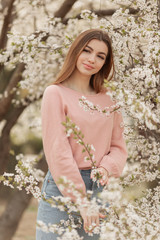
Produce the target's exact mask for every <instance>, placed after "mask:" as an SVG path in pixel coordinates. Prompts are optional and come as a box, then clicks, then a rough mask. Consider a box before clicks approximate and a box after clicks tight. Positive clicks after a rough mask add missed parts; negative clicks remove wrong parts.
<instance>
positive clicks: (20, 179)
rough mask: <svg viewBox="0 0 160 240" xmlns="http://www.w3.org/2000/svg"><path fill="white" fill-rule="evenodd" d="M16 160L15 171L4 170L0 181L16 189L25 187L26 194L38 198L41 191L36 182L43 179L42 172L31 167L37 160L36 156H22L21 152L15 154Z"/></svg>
mask: <svg viewBox="0 0 160 240" xmlns="http://www.w3.org/2000/svg"><path fill="white" fill-rule="evenodd" d="M16 160H17V161H18V163H17V165H16V166H15V173H6V172H4V174H3V175H2V176H0V182H3V184H4V185H5V186H8V187H11V188H17V189H18V190H22V189H25V190H26V193H27V194H30V193H31V194H32V195H33V196H34V198H37V199H40V198H41V191H40V188H39V187H38V184H39V182H40V181H42V180H43V176H44V172H42V171H41V170H40V169H35V168H34V167H33V164H35V162H36V161H37V156H36V157H35V156H27V157H24V155H23V154H22V153H21V154H19V155H17V156H16Z"/></svg>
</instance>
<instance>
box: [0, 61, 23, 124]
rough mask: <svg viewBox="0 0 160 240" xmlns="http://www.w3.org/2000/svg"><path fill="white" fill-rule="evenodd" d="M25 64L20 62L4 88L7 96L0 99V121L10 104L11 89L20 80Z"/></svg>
mask: <svg viewBox="0 0 160 240" xmlns="http://www.w3.org/2000/svg"><path fill="white" fill-rule="evenodd" d="M24 67H25V64H24V63H20V64H19V65H18V66H17V68H16V70H15V71H14V73H13V75H12V77H11V80H10V82H9V84H8V86H7V88H6V90H5V91H7V93H8V96H7V97H3V98H2V100H1V101H0V121H1V120H2V119H3V117H4V115H5V114H6V113H7V111H8V108H9V106H10V103H11V101H12V98H13V95H14V93H13V92H12V89H13V88H14V87H16V85H17V83H18V82H19V81H20V80H21V77H22V72H23V71H24Z"/></svg>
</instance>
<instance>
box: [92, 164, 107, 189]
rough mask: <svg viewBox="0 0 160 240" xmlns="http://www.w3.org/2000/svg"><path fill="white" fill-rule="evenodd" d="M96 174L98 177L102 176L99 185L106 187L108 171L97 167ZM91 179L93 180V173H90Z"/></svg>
mask: <svg viewBox="0 0 160 240" xmlns="http://www.w3.org/2000/svg"><path fill="white" fill-rule="evenodd" d="M96 172H99V175H101V176H102V178H101V179H100V180H99V182H100V184H101V185H102V186H103V185H106V184H107V183H108V179H109V173H108V171H107V170H106V169H105V168H103V167H99V168H97V169H96ZM91 178H93V173H92V172H91Z"/></svg>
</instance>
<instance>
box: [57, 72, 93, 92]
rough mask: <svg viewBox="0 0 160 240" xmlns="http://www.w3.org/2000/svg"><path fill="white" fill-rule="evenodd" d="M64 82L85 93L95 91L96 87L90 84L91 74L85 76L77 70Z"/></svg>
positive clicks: (67, 85)
mask: <svg viewBox="0 0 160 240" xmlns="http://www.w3.org/2000/svg"><path fill="white" fill-rule="evenodd" d="M62 84H63V85H64V86H66V87H69V88H71V89H73V90H76V91H78V92H81V93H83V94H88V93H95V91H94V89H93V88H92V87H91V86H90V76H84V75H81V74H77V73H76V72H74V73H73V74H72V75H71V76H70V77H69V78H68V79H66V80H65V81H63V83H62Z"/></svg>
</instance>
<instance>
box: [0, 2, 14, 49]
mask: <svg viewBox="0 0 160 240" xmlns="http://www.w3.org/2000/svg"><path fill="white" fill-rule="evenodd" d="M14 2H15V0H10V2H9V3H8V10H7V14H6V15H5V17H4V21H3V26H2V30H1V35H0V48H1V49H3V48H5V47H6V44H7V32H8V31H9V30H10V28H11V25H10V24H11V23H12V22H13V19H12V11H13V8H14V6H13V4H14Z"/></svg>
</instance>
